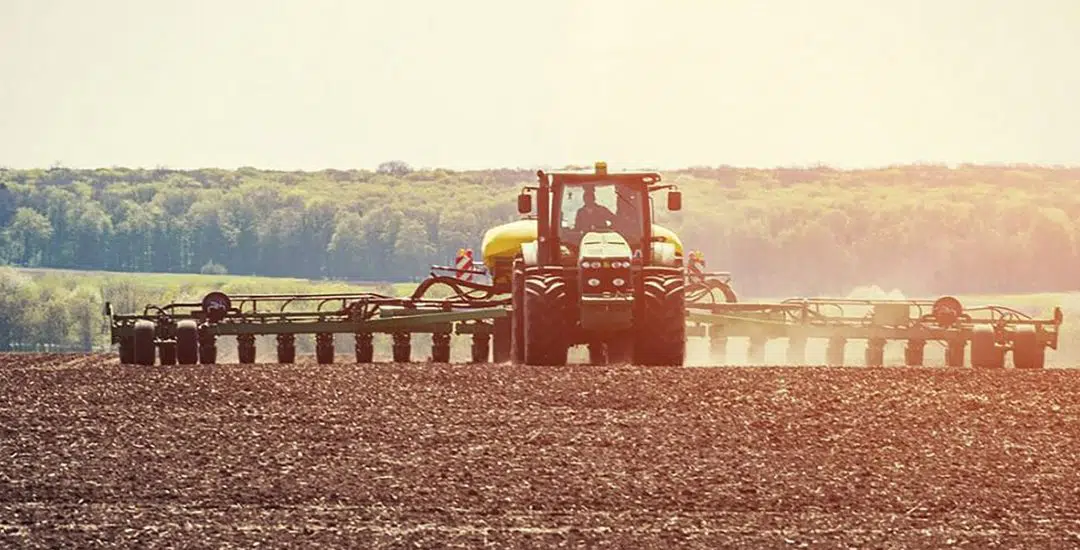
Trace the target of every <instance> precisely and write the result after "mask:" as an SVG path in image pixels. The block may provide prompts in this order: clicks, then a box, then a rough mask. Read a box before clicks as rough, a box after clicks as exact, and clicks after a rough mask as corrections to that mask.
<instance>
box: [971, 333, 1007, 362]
mask: <svg viewBox="0 0 1080 550" xmlns="http://www.w3.org/2000/svg"><path fill="white" fill-rule="evenodd" d="M971 366H972V368H976V369H1000V368H1004V367H1005V351H1004V349H1003V348H1001V347H999V346H998V345H997V341H996V339H995V338H994V329H993V328H991V327H976V328H975V333H974V334H972V335H971Z"/></svg>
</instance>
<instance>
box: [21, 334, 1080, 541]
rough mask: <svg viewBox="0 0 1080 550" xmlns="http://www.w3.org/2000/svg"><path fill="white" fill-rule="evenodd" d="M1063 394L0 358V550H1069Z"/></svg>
mask: <svg viewBox="0 0 1080 550" xmlns="http://www.w3.org/2000/svg"><path fill="white" fill-rule="evenodd" d="M1077 456H1080V370H1075V371H1074V370H1065V369H1062V370H1053V369H1051V370H1047V371H1043V372H1018V371H1014V370H1011V369H1010V370H1004V371H997V372H984V371H974V370H971V369H952V370H950V369H945V368H914V367H912V368H907V367H899V368H878V369H870V368H863V367H849V368H832V369H827V368H714V369H698V368H686V369H646V368H632V367H586V366H582V367H566V368H521V367H510V366H468V365H452V366H445V365H442V366H438V365H419V364H415V365H391V364H378V365H348V364H340V365H332V366H318V365H314V364H311V363H302V364H298V365H290V366H284V365H256V366H248V367H242V366H239V365H223V366H213V367H153V368H145V367H122V366H120V365H117V364H116V361H115V359H113V358H112V357H86V356H25V355H8V356H0V547H42V548H57V547H79V548H89V547H96V546H99V545H100V546H108V547H118V546H119V547H132V548H154V547H184V548H191V547H214V548H222V547H232V546H238V547H240V546H242V547H252V546H255V545H256V544H257V543H260V544H262V545H263V546H269V547H274V548H282V547H299V548H306V547H313V546H325V545H329V546H337V547H353V548H368V547H386V546H391V547H403V546H409V547H412V546H417V547H425V548H431V547H447V546H451V547H469V548H477V547H483V546H485V545H491V546H495V547H508V546H509V547H520V546H529V547H539V548H556V547H620V548H626V547H632V548H669V547H701V548H717V547H731V546H737V547H755V548H803V547H811V548H816V547H827V548H835V547H841V548H848V547H858V548H882V547H905V548H910V547H935V548H937V547H945V546H956V547H971V548H994V547H1000V548H1016V547H1021V546H1023V547H1040V548H1074V547H1077V546H1078V545H1080V474H1078V466H1080V465H1078V460H1077Z"/></svg>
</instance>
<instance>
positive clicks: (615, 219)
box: [559, 182, 645, 248]
mask: <svg viewBox="0 0 1080 550" xmlns="http://www.w3.org/2000/svg"><path fill="white" fill-rule="evenodd" d="M559 199H560V200H559V239H560V240H561V241H563V242H564V243H567V244H571V245H574V246H577V245H578V244H579V243H580V242H581V237H583V236H585V234H586V233H588V232H590V231H615V232H618V233H619V234H621V235H622V236H623V238H625V239H626V240H627V242H628V243H629V244H630V246H631V247H633V248H637V247H638V246H639V243H640V242H641V238H642V236H643V235H644V224H643V223H642V218H641V213H642V211H643V210H644V209H645V204H644V197H643V196H642V193H640V192H639V191H638V189H637V186H634V185H632V184H627V183H616V182H597V183H588V184H566V185H565V186H564V187H563V188H562V196H561V197H559Z"/></svg>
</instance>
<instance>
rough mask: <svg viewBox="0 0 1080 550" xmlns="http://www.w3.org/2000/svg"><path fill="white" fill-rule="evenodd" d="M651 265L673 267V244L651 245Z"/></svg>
mask: <svg viewBox="0 0 1080 550" xmlns="http://www.w3.org/2000/svg"><path fill="white" fill-rule="evenodd" d="M651 248H652V264H653V265H659V266H665V267H675V244H674V243H652V247H651Z"/></svg>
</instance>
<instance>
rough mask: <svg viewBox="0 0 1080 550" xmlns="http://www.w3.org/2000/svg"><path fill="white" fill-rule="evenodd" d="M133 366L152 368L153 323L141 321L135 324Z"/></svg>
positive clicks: (153, 350) (153, 351) (153, 349)
mask: <svg viewBox="0 0 1080 550" xmlns="http://www.w3.org/2000/svg"><path fill="white" fill-rule="evenodd" d="M134 343H135V346H134V354H135V364H136V365H145V366H152V365H153V364H154V359H155V352H156V351H157V350H156V349H155V348H154V322H153V321H147V320H141V321H136V322H135V339H134Z"/></svg>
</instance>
